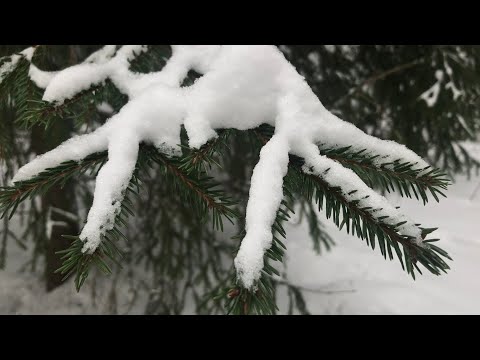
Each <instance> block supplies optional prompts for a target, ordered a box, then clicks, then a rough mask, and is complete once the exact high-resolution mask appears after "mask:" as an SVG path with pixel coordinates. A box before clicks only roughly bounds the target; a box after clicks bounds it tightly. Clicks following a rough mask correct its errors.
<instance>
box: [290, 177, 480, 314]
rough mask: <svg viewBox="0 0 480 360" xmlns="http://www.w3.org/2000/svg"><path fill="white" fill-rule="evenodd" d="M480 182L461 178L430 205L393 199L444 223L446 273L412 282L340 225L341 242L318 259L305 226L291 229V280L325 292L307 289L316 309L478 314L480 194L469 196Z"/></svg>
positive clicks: (434, 223) (435, 223) (430, 221)
mask: <svg viewBox="0 0 480 360" xmlns="http://www.w3.org/2000/svg"><path fill="white" fill-rule="evenodd" d="M479 182H480V178H473V179H472V180H471V181H467V180H466V179H465V178H461V179H457V183H456V184H454V185H453V186H451V188H450V190H449V191H448V195H449V197H448V198H447V199H444V200H442V201H441V202H440V203H439V204H437V203H435V202H433V203H429V204H427V206H425V207H424V206H423V205H421V204H420V203H418V202H416V201H412V200H409V199H406V200H405V199H401V198H400V199H399V198H396V199H395V202H396V203H397V204H398V205H399V206H401V207H402V209H404V211H405V213H407V214H409V215H410V216H411V217H412V218H413V219H415V220H416V221H418V222H421V223H422V225H424V226H426V227H439V230H437V232H435V233H434V235H436V236H435V237H436V238H438V237H440V239H441V242H440V243H439V244H441V246H442V247H443V248H444V249H445V250H446V251H448V252H449V254H450V256H451V257H452V258H453V260H454V261H453V262H451V263H450V265H451V268H452V270H450V272H449V273H448V274H447V275H443V276H440V277H437V276H434V275H431V274H429V273H425V272H424V275H423V276H419V277H418V278H417V280H416V281H413V279H412V278H411V277H410V276H408V275H407V274H406V273H405V272H403V271H402V269H401V267H400V263H399V262H398V260H397V259H395V260H393V261H392V262H390V261H385V260H384V259H383V257H382V256H381V254H380V252H379V251H378V249H376V250H375V251H373V250H372V249H371V248H369V247H367V246H366V244H365V243H364V242H362V241H361V240H360V239H358V238H354V237H352V236H349V235H347V234H346V233H340V232H338V231H337V230H336V228H335V227H334V225H332V226H329V227H328V229H329V230H330V234H332V235H333V236H334V238H335V241H336V243H337V246H336V247H335V248H334V249H333V250H332V251H331V252H330V253H328V254H325V255H322V256H321V257H317V256H315V255H314V254H313V253H312V251H311V250H310V243H309V239H308V237H307V236H306V234H307V230H306V229H305V228H304V227H303V226H299V227H298V228H294V227H290V229H289V230H290V231H289V232H288V239H289V240H288V246H289V249H288V250H289V251H288V253H289V263H288V268H289V277H290V281H291V282H292V283H295V284H299V285H302V286H305V287H306V288H309V289H312V290H320V291H321V292H320V293H315V292H306V296H307V299H308V304H309V306H310V310H311V311H312V313H315V314H480V282H479V281H478V278H479V276H480V239H479V237H478V235H477V234H478V228H477V225H478V223H477V221H478V220H479V215H480V191H479V192H477V194H476V196H475V198H474V199H473V200H470V197H471V195H472V193H474V191H475V188H476V187H477V185H478V184H479ZM392 201H394V200H393V199H392ZM325 223H326V224H330V222H329V221H327V220H325ZM330 291H331V292H332V293H328V292H330Z"/></svg>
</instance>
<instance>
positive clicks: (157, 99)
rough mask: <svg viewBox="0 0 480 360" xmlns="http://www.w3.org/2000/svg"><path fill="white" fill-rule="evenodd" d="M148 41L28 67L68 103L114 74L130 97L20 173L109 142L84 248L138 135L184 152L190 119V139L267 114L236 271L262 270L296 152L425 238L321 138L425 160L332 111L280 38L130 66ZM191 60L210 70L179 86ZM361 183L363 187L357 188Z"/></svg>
mask: <svg viewBox="0 0 480 360" xmlns="http://www.w3.org/2000/svg"><path fill="white" fill-rule="evenodd" d="M146 50H147V46H145V45H126V46H123V47H121V48H120V49H119V50H118V51H116V47H115V46H113V45H107V46H106V47H104V48H103V49H101V50H99V51H98V52H96V53H94V54H92V55H91V56H90V57H89V58H88V59H87V60H86V61H85V62H84V63H81V64H79V65H75V66H72V67H70V68H67V69H65V70H63V71H60V72H58V73H46V72H43V71H41V70H39V69H38V68H35V67H34V66H33V65H32V68H31V70H30V75H31V76H32V79H33V81H35V82H36V83H37V85H39V86H41V87H43V88H45V93H44V96H43V99H44V100H46V101H49V102H54V103H57V104H61V103H63V102H64V101H65V100H67V99H69V98H71V97H73V96H75V95H76V94H78V93H79V92H81V91H84V90H87V89H89V88H90V87H92V86H93V85H98V84H101V83H103V82H104V81H105V80H106V79H110V80H111V81H112V82H113V83H114V84H115V86H117V87H118V89H119V90H120V91H122V92H123V93H124V94H126V95H128V96H129V100H130V101H129V102H128V103H127V105H125V106H124V108H123V109H122V110H121V111H120V112H119V113H118V114H116V115H114V116H112V117H111V118H110V119H109V121H108V122H107V123H106V124H105V125H104V126H102V127H101V128H99V129H98V130H96V131H94V132H93V133H91V134H87V135H83V136H76V137H74V138H72V139H70V140H68V141H66V142H64V143H63V144H62V145H60V146H59V147H57V148H56V149H54V150H52V151H50V152H48V153H46V154H44V155H41V156H38V157H37V158H36V159H35V160H33V161H32V162H31V163H29V164H27V165H25V166H24V167H23V168H21V169H20V170H19V171H18V173H17V175H16V176H15V178H14V179H13V182H18V181H22V180H27V179H30V178H32V177H34V176H35V175H37V174H38V173H39V172H41V171H43V170H45V169H47V168H52V167H55V166H58V165H59V164H60V163H62V162H64V161H67V160H77V161H79V160H81V159H83V158H85V157H86V156H87V155H89V154H92V153H95V152H99V151H104V150H107V149H108V155H109V160H108V162H107V163H106V165H105V166H104V167H103V168H102V169H101V170H100V172H99V174H98V177H97V181H96V188H95V193H94V202H93V205H92V208H91V209H90V212H89V214H88V219H87V223H86V225H85V227H84V228H83V231H82V233H81V234H80V238H81V239H82V240H83V241H84V242H85V245H84V248H83V251H84V252H93V251H95V249H96V248H97V247H98V246H99V244H100V241H101V235H102V234H104V233H105V232H106V231H107V230H109V229H111V228H113V224H114V220H115V216H116V214H118V212H119V211H120V204H121V201H122V200H123V196H124V195H123V193H124V191H125V189H126V188H127V186H128V183H129V181H130V178H131V176H132V173H133V170H134V167H135V164H136V161H137V155H138V149H139V144H140V143H141V142H145V143H149V144H153V145H155V146H157V147H158V148H160V149H162V151H164V152H165V153H167V154H168V155H178V154H180V147H179V144H180V127H181V125H182V124H183V125H184V126H185V128H186V130H187V133H188V137H189V145H190V146H191V147H192V148H199V147H201V146H202V145H204V144H205V143H206V142H208V141H209V140H211V139H213V138H215V137H216V136H217V134H216V132H215V129H222V128H235V129H239V130H247V129H252V128H256V127H258V126H259V125H261V124H262V123H268V124H270V125H272V126H275V134H274V136H273V137H272V139H271V140H270V141H269V142H268V143H267V144H266V145H265V146H264V148H263V149H262V151H261V154H260V160H259V162H258V164H257V165H256V167H255V169H254V172H253V175H252V181H251V188H250V197H249V201H248V206H247V214H246V236H245V238H244V239H243V241H242V244H241V247H240V250H239V252H238V255H237V257H236V259H235V266H236V269H237V273H238V277H239V279H240V281H241V282H242V283H243V285H244V286H245V287H247V288H251V287H252V286H253V285H254V284H255V281H256V280H258V279H259V277H260V274H261V270H262V268H263V256H264V252H265V251H266V250H267V249H268V248H270V246H271V243H272V231H271V226H272V224H273V222H274V220H275V216H276V213H277V210H278V208H279V206H280V203H281V201H282V198H283V191H282V186H283V177H284V176H285V175H286V173H287V169H288V154H289V153H290V154H293V155H297V156H300V157H302V158H304V159H305V166H304V171H306V172H311V173H313V174H315V175H318V176H319V177H321V178H322V179H323V180H324V181H326V182H327V183H328V184H330V185H331V186H338V187H340V188H341V189H342V191H343V193H344V196H345V197H346V199H347V200H349V201H353V200H358V199H362V200H361V201H360V206H365V207H367V206H370V207H372V208H374V209H379V208H381V209H382V210H380V211H377V212H374V213H373V214H372V216H374V217H376V218H378V217H381V216H385V215H388V216H390V217H389V218H388V219H385V220H383V221H387V222H389V223H390V224H397V223H399V222H402V221H406V223H405V224H404V225H402V226H401V228H400V233H401V234H403V235H406V236H411V237H413V238H415V239H416V241H417V243H419V244H420V243H421V241H422V239H421V231H420V229H419V228H418V227H417V226H416V225H415V224H414V222H412V221H411V220H410V219H408V218H406V217H405V216H404V215H403V214H401V213H400V212H399V211H398V210H397V209H396V208H395V207H393V206H392V205H391V204H390V203H389V202H388V201H387V200H386V199H385V198H384V197H383V196H381V195H379V194H377V193H375V192H374V191H373V190H371V189H370V188H369V187H368V186H367V185H365V184H364V183H363V182H362V181H361V179H360V178H359V177H358V176H357V175H356V174H355V173H354V172H353V171H351V170H349V169H346V168H344V167H342V166H341V165H340V164H339V163H337V162H335V161H333V160H331V159H328V158H327V157H325V156H322V155H320V152H319V148H318V146H317V144H319V143H322V144H324V145H325V146H330V147H344V146H352V148H353V149H357V150H363V149H367V153H372V154H376V155H377V154H378V155H380V159H379V163H380V162H383V163H385V162H389V161H394V160H397V159H401V160H402V161H405V162H410V163H415V164H416V167H417V168H422V169H423V168H425V167H427V166H428V164H427V163H426V162H425V161H423V160H422V159H421V158H420V157H418V156H417V155H416V154H415V153H414V152H412V151H411V150H409V149H407V148H406V147H405V146H403V145H400V144H397V143H395V142H392V141H383V140H380V139H377V138H374V137H371V136H368V135H366V134H365V133H364V132H362V131H361V130H359V129H358V128H356V127H355V126H354V125H352V124H350V123H347V122H344V121H342V120H341V119H339V118H338V117H336V116H335V115H333V114H332V113H330V112H329V111H328V110H327V109H325V107H324V106H323V105H322V103H321V102H320V101H319V99H318V98H317V97H316V95H315V94H314V93H313V92H312V90H311V89H310V87H309V86H308V84H307V83H306V82H305V80H304V78H303V77H302V76H300V75H299V74H298V73H297V71H296V70H295V68H294V67H293V66H292V65H291V64H290V63H289V62H288V61H287V60H286V59H285V57H284V56H283V54H282V53H281V52H280V51H279V50H278V49H277V48H276V47H275V46H270V45H223V46H220V45H172V57H171V58H170V60H169V61H168V63H167V65H166V66H165V67H164V68H163V69H162V71H160V72H156V73H149V74H137V73H132V72H130V71H129V61H130V60H132V59H133V58H134V57H135V56H136V55H138V54H139V53H141V52H143V51H146ZM189 70H195V71H197V72H198V73H201V74H204V76H202V77H201V78H200V79H198V80H197V81H196V82H195V83H194V84H193V85H192V86H190V87H185V88H181V87H180V84H182V82H183V80H184V79H185V77H186V76H187V74H188V72H189ZM327 170H328V171H327ZM353 190H357V192H356V193H354V194H351V195H349V193H351V192H352V191H353Z"/></svg>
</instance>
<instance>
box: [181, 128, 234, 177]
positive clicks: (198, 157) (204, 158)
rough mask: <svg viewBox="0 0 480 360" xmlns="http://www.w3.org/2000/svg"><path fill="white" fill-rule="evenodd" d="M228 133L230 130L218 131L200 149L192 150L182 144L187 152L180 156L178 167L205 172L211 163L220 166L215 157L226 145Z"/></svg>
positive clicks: (188, 171) (189, 170)
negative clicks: (217, 133) (214, 136)
mask: <svg viewBox="0 0 480 360" xmlns="http://www.w3.org/2000/svg"><path fill="white" fill-rule="evenodd" d="M230 135H231V131H230V130H222V131H219V136H218V137H217V138H215V139H213V140H211V141H209V142H208V143H207V144H205V145H204V146H202V147H201V148H200V149H194V150H192V149H190V148H189V147H187V146H182V147H183V149H184V150H185V151H187V154H186V155H185V156H183V157H182V160H181V162H182V163H181V165H180V166H179V168H180V169H181V170H184V171H186V172H187V173H190V172H202V171H203V172H205V173H206V172H207V171H208V170H210V169H211V168H212V164H214V165H216V166H218V167H219V168H221V165H220V164H219V163H218V161H217V160H216V158H217V157H218V156H220V155H221V154H222V152H223V150H224V149H225V148H226V147H227V144H226V142H227V140H228V138H229V137H230Z"/></svg>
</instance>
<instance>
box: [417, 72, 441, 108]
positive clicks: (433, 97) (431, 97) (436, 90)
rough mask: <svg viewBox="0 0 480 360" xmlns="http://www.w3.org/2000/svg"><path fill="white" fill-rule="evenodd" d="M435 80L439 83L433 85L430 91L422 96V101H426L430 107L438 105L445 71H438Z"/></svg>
mask: <svg viewBox="0 0 480 360" xmlns="http://www.w3.org/2000/svg"><path fill="white" fill-rule="evenodd" d="M435 78H436V79H437V82H436V83H435V84H433V85H432V87H431V88H430V89H428V90H427V91H425V92H424V93H423V94H422V95H420V99H422V100H424V101H425V102H426V103H427V106H428V107H433V106H435V104H436V103H437V99H438V95H439V94H440V89H441V84H442V81H443V78H444V73H443V71H442V70H437V71H436V72H435Z"/></svg>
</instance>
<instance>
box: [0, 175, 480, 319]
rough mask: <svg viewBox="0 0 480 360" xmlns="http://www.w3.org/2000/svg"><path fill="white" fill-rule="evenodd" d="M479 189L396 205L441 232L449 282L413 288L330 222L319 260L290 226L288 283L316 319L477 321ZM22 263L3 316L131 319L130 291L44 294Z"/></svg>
mask: <svg viewBox="0 0 480 360" xmlns="http://www.w3.org/2000/svg"><path fill="white" fill-rule="evenodd" d="M479 183H480V177H477V178H473V179H472V180H471V181H467V180H466V179H465V178H459V179H457V183H456V184H454V185H453V186H452V187H451V188H450V190H449V192H448V195H449V197H448V199H444V200H442V201H441V202H440V204H437V203H435V202H432V203H430V204H428V205H427V206H425V207H424V206H423V205H421V204H420V203H418V202H416V201H411V200H405V199H399V198H392V201H394V202H395V203H396V204H398V205H400V206H402V208H403V209H404V210H405V212H406V213H408V214H409V215H410V216H411V217H412V218H413V219H415V220H416V221H418V222H421V223H422V224H423V225H425V226H428V227H430V226H431V227H437V226H438V227H439V228H440V229H439V230H438V231H437V233H436V235H437V236H436V237H440V238H441V239H442V241H441V245H442V247H443V248H444V249H446V250H447V251H448V252H449V253H450V255H451V256H452V258H453V259H454V262H452V263H451V267H452V270H451V271H450V272H449V273H448V274H447V275H443V276H441V277H436V276H431V275H429V274H425V275H424V276H420V277H419V278H418V279H417V280H416V281H413V280H412V279H411V277H409V276H408V275H407V274H406V273H404V272H403V271H402V269H401V267H400V264H399V263H398V260H396V259H395V260H394V261H392V262H390V261H385V260H384V259H383V257H382V256H381V255H380V252H379V251H372V250H371V248H369V247H367V246H366V244H365V243H364V242H362V241H361V240H360V239H358V238H354V237H351V236H349V235H347V234H346V233H343V232H339V231H338V230H337V229H336V228H335V226H334V225H333V224H332V225H330V224H331V223H330V221H328V220H325V224H327V225H328V229H329V231H330V234H331V235H332V237H334V239H335V241H336V243H337V246H336V247H335V248H333V250H332V251H331V252H330V253H323V254H322V255H321V256H317V255H315V254H314V252H313V251H312V244H311V241H310V239H309V238H308V231H307V227H306V226H303V225H299V226H295V225H291V226H289V227H288V242H287V245H288V259H289V260H288V273H289V277H290V281H291V282H292V283H295V284H298V285H301V286H303V287H305V288H306V289H307V290H308V289H309V290H312V291H306V292H305V296H306V298H307V301H308V306H309V309H310V310H311V312H312V313H314V314H480V281H478V278H479V277H480V239H479V238H478V236H477V235H476V234H478V231H477V229H476V226H477V225H478V224H477V221H478V219H479V215H480V191H478V192H477V194H476V196H475V198H474V199H472V200H471V199H470V197H471V195H472V193H474V191H475V188H476V187H477V186H478V184H479ZM377 250H378V249H377ZM25 258H26V257H25V254H23V253H22V252H21V251H20V250H18V249H15V246H11V247H10V256H9V258H8V259H9V261H8V262H7V269H6V270H5V271H0V314H101V313H125V312H127V310H128V306H127V305H128V304H127V301H126V300H125V299H129V298H131V297H132V296H133V294H132V293H131V292H130V288H129V286H128V285H127V284H123V285H118V286H117V287H116V288H117V291H118V292H119V293H117V297H116V299H115V298H114V297H113V296H112V294H113V293H112V292H111V289H112V286H113V284H112V281H110V280H111V279H107V280H108V281H105V279H103V278H102V277H99V278H98V279H97V286H96V287H95V288H96V291H97V296H96V298H95V300H94V301H92V298H91V293H92V289H93V286H92V284H91V283H90V286H89V287H88V286H87V287H85V288H84V289H85V291H83V290H82V292H80V294H77V293H76V292H75V290H74V289H73V286H70V285H66V286H63V287H61V288H59V289H57V290H56V291H54V292H52V293H50V294H46V293H45V292H44V291H43V288H42V286H41V285H40V283H39V281H38V276H32V275H31V274H29V273H18V272H17V271H16V270H17V269H18V268H19V266H20V264H21V263H22V262H23V261H24V260H25ZM119 284H121V282H119ZM101 289H103V291H102V290H101ZM280 302H282V300H280ZM114 304H116V308H117V309H116V310H114V307H115V306H114ZM143 309H144V302H143V301H141V300H140V301H138V302H137V303H136V304H135V306H134V307H133V308H132V309H130V310H128V313H130V314H132V313H133V314H135V313H142V311H143Z"/></svg>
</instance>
